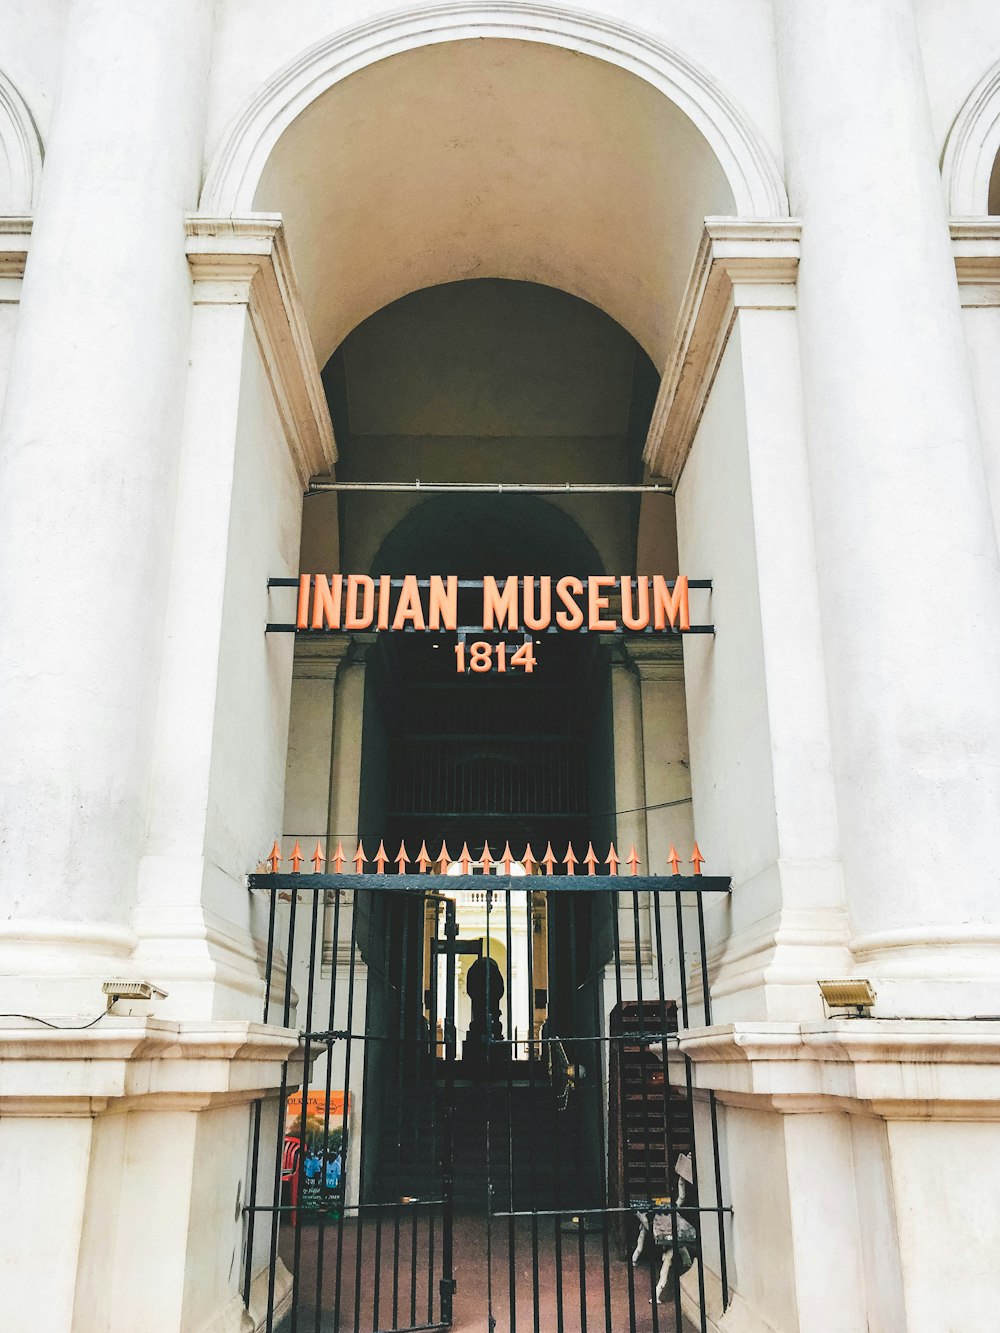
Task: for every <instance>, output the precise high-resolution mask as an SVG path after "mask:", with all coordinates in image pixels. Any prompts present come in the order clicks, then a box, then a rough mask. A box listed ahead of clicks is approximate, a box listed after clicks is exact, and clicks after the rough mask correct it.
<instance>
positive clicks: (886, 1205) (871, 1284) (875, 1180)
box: [850, 1115, 907, 1333]
mask: <svg viewBox="0 0 1000 1333" xmlns="http://www.w3.org/2000/svg"><path fill="white" fill-rule="evenodd" d="M850 1123H851V1139H852V1152H853V1158H854V1190H855V1197H856V1199H857V1210H858V1225H859V1227H860V1230H861V1238H862V1246H861V1255H862V1260H863V1263H864V1282H865V1308H866V1312H867V1315H868V1327H869V1329H870V1333H906V1329H907V1321H906V1306H905V1303H904V1298H903V1276H902V1271H901V1269H900V1261H899V1237H898V1235H897V1233H896V1202H895V1198H894V1196H893V1182H892V1165H891V1162H890V1159H889V1135H888V1130H887V1126H886V1123H885V1121H884V1120H881V1119H877V1118H876V1117H875V1116H861V1115H855V1116H852V1117H851V1122H850Z"/></svg>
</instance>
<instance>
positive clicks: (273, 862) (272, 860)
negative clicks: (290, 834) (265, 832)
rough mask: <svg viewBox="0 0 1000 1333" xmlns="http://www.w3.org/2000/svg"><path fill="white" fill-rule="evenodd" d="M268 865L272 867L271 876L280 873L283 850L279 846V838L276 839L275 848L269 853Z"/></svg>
mask: <svg viewBox="0 0 1000 1333" xmlns="http://www.w3.org/2000/svg"><path fill="white" fill-rule="evenodd" d="M267 864H268V865H269V866H270V867H271V874H272V875H276V874H277V873H278V867H279V866H280V865H281V848H280V847H279V846H278V839H277V838H275V840H274V846H273V847H272V848H271V850H270V852H269V853H268V857H267Z"/></svg>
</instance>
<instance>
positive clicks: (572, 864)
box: [563, 843, 576, 875]
mask: <svg viewBox="0 0 1000 1333" xmlns="http://www.w3.org/2000/svg"><path fill="white" fill-rule="evenodd" d="M563 860H564V861H565V862H566V874H567V875H572V874H573V873H574V872H575V871H576V853H575V852H574V851H573V844H572V843H567V845H566V855H565V856H564V857H563Z"/></svg>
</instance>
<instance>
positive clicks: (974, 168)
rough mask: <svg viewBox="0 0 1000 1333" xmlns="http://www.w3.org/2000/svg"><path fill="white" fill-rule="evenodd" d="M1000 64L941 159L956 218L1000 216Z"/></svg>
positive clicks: (972, 99)
mask: <svg viewBox="0 0 1000 1333" xmlns="http://www.w3.org/2000/svg"><path fill="white" fill-rule="evenodd" d="M998 159H1000V61H998V62H997V63H996V64H995V65H993V66H992V67H991V68H990V69H988V70H987V71H986V73H985V74H984V75H983V77H982V78H981V79H980V80H979V82H978V83H977V84H976V86H975V88H973V90H972V92H971V93H970V94H969V96H968V97H967V98H966V100H965V103H964V104H963V106H962V109H961V111H959V113H958V115H957V116H956V117H955V122H954V124H953V125H952V127H951V130H950V131H949V134H948V140H947V143H946V144H945V147H944V153H943V155H942V159H941V174H942V176H943V177H944V185H945V197H946V199H947V201H948V210H949V212H950V213H951V214H952V215H953V216H955V217H981V216H982V215H983V214H985V213H991V214H998V213H1000V170H998Z"/></svg>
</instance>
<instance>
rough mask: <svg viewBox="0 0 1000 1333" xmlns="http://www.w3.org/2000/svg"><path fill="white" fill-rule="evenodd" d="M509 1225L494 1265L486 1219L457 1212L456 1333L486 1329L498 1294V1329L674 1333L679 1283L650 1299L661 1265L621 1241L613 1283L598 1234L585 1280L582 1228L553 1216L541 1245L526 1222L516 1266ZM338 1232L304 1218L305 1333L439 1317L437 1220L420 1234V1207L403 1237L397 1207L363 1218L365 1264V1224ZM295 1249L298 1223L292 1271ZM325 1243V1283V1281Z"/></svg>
mask: <svg viewBox="0 0 1000 1333" xmlns="http://www.w3.org/2000/svg"><path fill="white" fill-rule="evenodd" d="M507 1228H508V1224H507V1222H506V1221H505V1220H504V1221H500V1222H497V1221H495V1222H494V1229H493V1234H492V1237H491V1238H490V1240H491V1245H490V1249H491V1252H492V1254H491V1258H492V1262H491V1263H490V1262H488V1257H487V1240H488V1238H487V1227H486V1220H485V1218H484V1217H483V1216H482V1215H476V1214H466V1215H463V1216H459V1217H456V1219H455V1225H454V1272H455V1277H456V1280H457V1283H458V1287H457V1290H456V1293H455V1307H454V1324H453V1328H454V1329H455V1330H456V1333H488V1330H489V1322H488V1318H489V1309H490V1303H491V1301H492V1310H493V1316H494V1319H495V1320H496V1333H517V1330H522V1333H609V1330H610V1333H676V1328H677V1325H676V1323H675V1314H674V1306H673V1288H672V1287H671V1290H670V1304H668V1305H661V1306H658V1307H656V1308H655V1310H654V1308H653V1307H652V1304H651V1301H650V1297H651V1295H652V1290H653V1285H654V1284H655V1281H656V1278H657V1276H658V1266H657V1267H650V1266H647V1265H643V1266H641V1267H639V1268H637V1269H635V1270H630V1266H629V1265H628V1264H627V1263H625V1262H623V1261H622V1260H620V1259H618V1258H617V1257H616V1254H615V1251H614V1246H613V1244H612V1245H610V1246H609V1251H610V1253H609V1262H608V1265H607V1280H606V1281H605V1264H604V1244H603V1237H602V1235H601V1233H600V1232H599V1231H598V1232H597V1233H596V1234H593V1235H586V1236H584V1238H583V1246H582V1265H583V1269H582V1271H583V1281H582V1283H581V1279H580V1274H581V1245H580V1236H579V1233H578V1232H575V1231H574V1232H568V1231H559V1232H558V1233H557V1232H556V1230H555V1226H554V1223H553V1221H552V1220H551V1219H545V1220H543V1221H541V1222H539V1224H538V1236H537V1243H536V1244H533V1236H532V1223H531V1221H530V1219H518V1220H517V1222H516V1225H515V1231H514V1237H513V1240H514V1247H513V1248H514V1263H513V1267H511V1265H510V1264H509V1262H508V1255H509V1247H508V1229H507ZM338 1238H339V1235H338V1228H337V1225H336V1223H331V1224H328V1225H327V1227H326V1229H325V1233H323V1234H322V1238H321V1232H320V1229H319V1227H317V1226H316V1225H315V1224H304V1225H303V1226H302V1229H301V1233H300V1237H299V1264H298V1282H297V1302H296V1303H297V1310H298V1314H297V1319H296V1321H295V1328H296V1333H354V1330H357V1333H374V1330H391V1329H407V1328H411V1327H420V1326H426V1325H427V1324H428V1323H431V1322H433V1321H434V1320H435V1319H437V1318H438V1308H439V1307H438V1280H439V1278H440V1276H441V1271H442V1270H441V1234H440V1223H438V1225H437V1226H436V1227H435V1229H434V1233H433V1236H432V1234H431V1229H430V1227H429V1225H428V1223H427V1220H426V1218H425V1219H421V1220H420V1221H419V1223H418V1225H417V1228H416V1233H415V1234H414V1227H413V1221H412V1214H408V1215H407V1216H406V1217H405V1219H404V1220H403V1221H402V1222H401V1225H400V1228H399V1233H398V1242H397V1232H396V1226H395V1222H394V1220H393V1219H392V1218H391V1217H390V1216H389V1215H388V1214H387V1215H386V1216H385V1220H384V1221H383V1223H382V1225H381V1227H379V1226H378V1225H377V1224H376V1223H375V1222H374V1221H372V1220H370V1219H366V1222H365V1224H364V1226H363V1228H362V1235H361V1262H360V1264H359V1262H358V1228H357V1224H356V1223H355V1222H353V1221H352V1222H347V1223H345V1225H344V1228H343V1233H342V1243H341V1244H340V1245H339V1246H338ZM397 1245H398V1249H397ZM294 1249H295V1242H294V1233H293V1232H291V1231H290V1232H289V1233H288V1234H287V1235H286V1236H284V1237H283V1238H282V1244H281V1253H282V1256H283V1258H284V1259H285V1262H286V1263H287V1264H288V1266H289V1268H292V1267H293V1263H294ZM338 1249H339V1271H340V1280H339V1283H338V1280H337V1272H338ZM321 1251H322V1271H323V1280H322V1283H320V1284H317V1260H318V1258H319V1256H320V1252H321ZM557 1251H558V1252H559V1259H558V1261H557ZM535 1254H537V1278H536V1277H535V1273H536V1264H535V1262H534V1255H535ZM397 1255H398V1259H397ZM630 1276H631V1279H632V1280H631V1282H630ZM491 1278H492V1281H491V1280H490V1279H491ZM581 1287H582V1289H583V1292H584V1300H583V1302H582V1305H581ZM630 1288H631V1290H630ZM338 1290H339V1292H340V1299H339V1302H338V1300H337V1292H338ZM512 1296H513V1302H514V1318H513V1319H512V1318H511V1301H512ZM317 1297H319V1299H318V1300H317ZM560 1310H561V1312H562V1317H561V1318H560V1314H559V1312H560ZM429 1313H430V1317H429ZM288 1326H289V1325H288V1324H286V1325H284V1327H286V1328H287V1327H288ZM683 1327H684V1330H685V1333H687V1330H688V1329H689V1325H688V1324H687V1323H686V1322H685V1324H684V1326H683Z"/></svg>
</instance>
